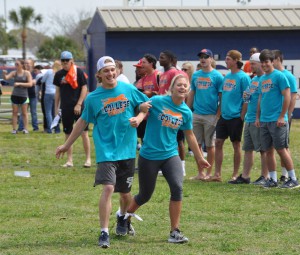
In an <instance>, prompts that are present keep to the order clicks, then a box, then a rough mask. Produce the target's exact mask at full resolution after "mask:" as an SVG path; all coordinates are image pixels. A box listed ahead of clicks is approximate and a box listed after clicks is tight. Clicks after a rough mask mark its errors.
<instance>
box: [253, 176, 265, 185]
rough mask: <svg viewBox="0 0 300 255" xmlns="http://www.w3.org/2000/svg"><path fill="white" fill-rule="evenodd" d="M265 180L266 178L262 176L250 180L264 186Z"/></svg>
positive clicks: (254, 183)
mask: <svg viewBox="0 0 300 255" xmlns="http://www.w3.org/2000/svg"><path fill="white" fill-rule="evenodd" d="M266 182H267V179H266V178H265V177H264V176H260V177H259V178H258V179H257V180H256V181H254V182H252V183H251V184H253V185H260V186H264V185H265V184H266Z"/></svg>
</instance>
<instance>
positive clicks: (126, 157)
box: [56, 56, 150, 248]
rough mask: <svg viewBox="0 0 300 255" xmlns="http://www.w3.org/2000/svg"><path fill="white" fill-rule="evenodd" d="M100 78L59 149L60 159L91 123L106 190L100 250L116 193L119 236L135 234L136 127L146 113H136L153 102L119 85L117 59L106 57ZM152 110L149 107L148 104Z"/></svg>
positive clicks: (105, 240)
mask: <svg viewBox="0 0 300 255" xmlns="http://www.w3.org/2000/svg"><path fill="white" fill-rule="evenodd" d="M96 77H97V79H98V81H99V82H100V83H101V85H100V86H98V87H97V89H96V90H95V91H93V92H91V93H90V94H89V95H88V96H87V98H86V100H85V108H84V110H83V113H82V115H81V117H80V118H79V119H78V121H77V122H76V125H75V127H74V129H73V131H72V133H71V135H70V136H69V138H68V140H67V141H66V142H65V144H64V145H62V146H59V147H58V148H57V149H56V157H57V158H59V157H61V156H62V155H63V153H64V152H66V151H68V149H69V148H70V146H71V145H72V144H73V143H74V141H75V140H76V139H77V138H78V137H79V135H80V134H81V132H82V131H83V130H84V129H85V128H86V126H87V125H88V123H93V124H94V129H93V138H94V145H95V151H96V162H97V165H98V166H97V171H96V175H95V184H94V186H96V185H98V184H101V185H102V186H103V189H102V193H101V195H100V201H99V218H100V228H101V235H100V237H99V246H100V247H102V248H108V247H109V246H110V241H109V231H108V227H109V217H110V214H111V197H112V195H113V192H118V193H119V194H120V210H119V212H118V214H117V226H116V234H117V235H121V236H124V235H127V233H128V232H129V234H134V229H131V228H130V226H129V225H128V221H127V208H128V206H129V204H130V201H131V199H132V197H131V193H130V190H131V186H132V183H133V176H134V163H135V157H136V150H135V148H136V140H137V135H136V128H135V127H136V126H137V125H138V124H139V123H140V122H141V121H142V120H143V118H144V117H145V116H146V113H142V112H141V113H139V114H138V116H137V117H136V118H134V119H132V118H133V117H134V111H135V108H136V107H139V106H140V105H141V104H142V103H144V102H147V101H148V100H149V99H148V98H147V97H146V96H145V95H144V94H143V93H142V92H140V91H139V90H138V89H137V88H135V87H134V86H133V85H132V84H128V83H124V82H122V81H117V80H116V77H117V74H116V64H115V61H114V59H113V58H111V57H109V56H104V57H102V58H100V59H99V60H98V63H97V74H96ZM145 105H146V106H147V107H150V104H149V103H145ZM128 229H130V231H128Z"/></svg>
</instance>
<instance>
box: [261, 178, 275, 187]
mask: <svg viewBox="0 0 300 255" xmlns="http://www.w3.org/2000/svg"><path fill="white" fill-rule="evenodd" d="M276 187H278V184H277V182H275V181H274V180H273V179H272V178H270V179H269V180H267V181H266V183H265V185H264V188H276Z"/></svg>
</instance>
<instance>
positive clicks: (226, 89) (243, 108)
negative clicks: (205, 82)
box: [206, 50, 251, 182]
mask: <svg viewBox="0 0 300 255" xmlns="http://www.w3.org/2000/svg"><path fill="white" fill-rule="evenodd" d="M225 62H226V65H227V68H228V69H230V72H229V73H228V74H227V75H226V76H225V77H224V81H223V85H222V95H221V117H220V119H219V120H218V122H217V126H216V143H215V173H214V176H212V177H211V178H209V179H207V180H206V181H212V182H221V181H222V177H221V172H222V163H223V156H224V154H223V145H224V142H225V140H226V139H227V138H228V137H230V141H231V143H232V147H233V150H234V156H233V173H232V177H231V181H232V180H235V179H236V178H237V176H238V173H239V167H240V163H241V157H242V151H241V138H242V133H243V125H244V118H245V114H246V112H247V106H248V104H247V103H245V102H244V101H243V93H244V91H245V90H246V89H247V88H248V87H249V85H250V82H251V80H250V77H249V75H247V74H246V73H245V72H244V71H242V70H241V68H242V66H243V62H242V54H241V53H240V52H239V51H237V50H230V51H228V52H227V55H226V58H225Z"/></svg>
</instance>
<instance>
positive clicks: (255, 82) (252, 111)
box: [245, 76, 261, 123]
mask: <svg viewBox="0 0 300 255" xmlns="http://www.w3.org/2000/svg"><path fill="white" fill-rule="evenodd" d="M260 78H261V76H260V77H258V76H254V77H253V78H252V80H251V83H250V92H251V97H250V102H249V103H248V108H247V113H246V117H245V122H248V123H252V122H255V120H256V110H257V103H258V98H259V91H258V87H259V80H260Z"/></svg>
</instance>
